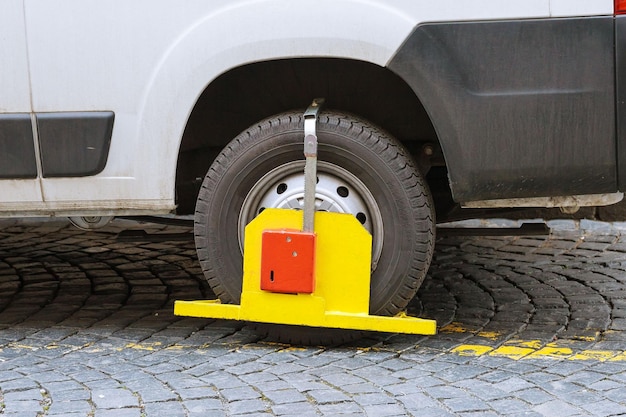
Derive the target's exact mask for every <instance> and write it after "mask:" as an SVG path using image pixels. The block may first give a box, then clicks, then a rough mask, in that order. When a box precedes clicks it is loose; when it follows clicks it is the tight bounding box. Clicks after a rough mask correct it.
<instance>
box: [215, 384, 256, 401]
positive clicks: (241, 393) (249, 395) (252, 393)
mask: <svg viewBox="0 0 626 417" xmlns="http://www.w3.org/2000/svg"><path fill="white" fill-rule="evenodd" d="M220 394H221V395H222V396H223V397H224V398H225V399H226V401H229V402H231V401H240V400H252V399H255V398H260V397H261V394H259V393H258V392H257V391H256V390H254V389H252V388H250V387H241V388H227V389H222V390H220Z"/></svg>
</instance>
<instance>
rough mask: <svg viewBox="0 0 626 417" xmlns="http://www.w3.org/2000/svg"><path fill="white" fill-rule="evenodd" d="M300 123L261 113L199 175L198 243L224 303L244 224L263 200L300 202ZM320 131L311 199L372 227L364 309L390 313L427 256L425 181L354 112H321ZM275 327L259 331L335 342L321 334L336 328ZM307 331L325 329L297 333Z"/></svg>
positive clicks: (422, 272)
mask: <svg viewBox="0 0 626 417" xmlns="http://www.w3.org/2000/svg"><path fill="white" fill-rule="evenodd" d="M303 132H304V120H303V116H302V113H301V112H289V113H283V114H279V115H277V116H274V117H271V118H269V119H266V120H263V121H261V122H259V123H258V124H255V125H254V126H252V127H250V128H249V129H247V130H246V131H244V132H243V133H241V134H240V135H238V136H237V137H236V138H235V139H233V140H232V141H231V142H230V143H229V144H228V145H227V146H226V148H224V150H223V151H222V152H221V154H220V155H219V156H218V157H217V158H216V159H215V161H214V162H213V164H212V165H211V167H210V169H209V171H208V173H207V175H206V177H205V179H204V182H203V184H202V188H201V190H200V193H199V196H198V201H197V204H196V213H195V228H194V233H195V240H196V248H197V251H198V257H199V260H200V264H201V266H202V270H203V271H204V274H205V277H206V279H207V280H208V282H209V285H210V286H211V287H212V288H213V290H214V292H215V293H216V295H217V296H218V297H219V298H220V300H222V302H225V303H238V302H239V300H240V295H241V281H242V278H241V277H242V248H243V228H244V227H245V225H246V224H247V223H249V222H250V221H251V220H252V219H253V218H254V217H255V216H256V215H258V213H260V212H261V211H262V210H263V209H265V208H268V207H278V208H301V207H302V200H303V196H304V192H303V184H304V176H303V167H304V156H303ZM317 136H318V142H319V148H318V160H319V162H318V187H317V189H316V207H317V209H318V210H326V211H331V212H343V213H351V214H353V215H354V216H355V217H356V218H357V219H358V220H359V221H360V222H361V224H363V226H364V227H365V228H366V229H367V230H368V231H369V232H370V233H371V234H372V242H373V244H372V246H373V248H372V277H371V282H370V313H371V314H379V315H394V314H396V313H398V312H399V311H401V310H403V309H404V308H405V307H406V306H407V304H408V303H409V301H410V300H411V299H412V298H413V297H414V296H415V293H416V292H417V290H418V288H419V286H420V285H421V283H422V281H423V280H424V277H425V276H426V272H427V270H428V267H429V265H430V260H431V257H432V253H433V246H434V233H435V221H434V210H433V204H432V199H431V197H430V193H429V190H428V187H427V186H426V184H425V181H424V179H423V178H422V175H421V174H420V173H419V171H418V170H417V168H416V167H415V164H414V163H413V161H412V160H411V158H410V156H409V154H408V152H407V151H406V150H405V149H404V147H403V146H402V145H401V144H400V143H399V142H398V141H397V140H396V139H394V138H393V137H391V136H390V135H389V134H387V133H386V132H384V131H382V130H380V129H378V128H376V127H374V126H372V125H371V124H369V123H367V122H366V121H364V120H362V119H360V118H358V117H356V116H353V115H348V114H344V113H340V112H330V111H329V112H322V113H321V114H320V116H319V118H318V124H317ZM346 296H347V297H349V296H350V295H349V294H346ZM265 327H266V326H263V329H265ZM272 327H274V326H272ZM290 329H292V330H290ZM274 330H275V331H265V330H264V332H265V333H268V334H269V335H270V336H271V337H272V338H273V339H278V340H282V341H287V342H290V343H299V342H301V343H306V344H310V343H313V344H317V343H321V342H325V343H333V341H334V340H335V339H338V337H336V336H335V337H326V336H324V335H326V334H327V333H330V334H335V335H338V334H339V333H341V331H328V329H320V330H317V329H311V330H310V331H309V330H307V329H306V328H304V329H297V330H296V329H294V328H293V327H292V326H275V327H274ZM311 332H313V333H316V334H320V332H321V336H322V337H304V336H303V335H306V334H308V333H311ZM344 333H345V332H344ZM348 333H349V332H348ZM305 339H308V340H305ZM339 339H341V338H339ZM325 343H323V344H325Z"/></svg>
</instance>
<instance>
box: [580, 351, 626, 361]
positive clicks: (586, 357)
mask: <svg viewBox="0 0 626 417" xmlns="http://www.w3.org/2000/svg"><path fill="white" fill-rule="evenodd" d="M620 355H621V356H624V355H623V354H619V353H618V352H614V351H611V350H585V351H582V352H580V353H576V354H574V355H573V356H572V357H571V358H569V359H571V360H578V361H590V360H594V361H600V362H605V361H608V360H613V359H614V358H618V357H619V356H620ZM622 360H623V361H626V357H624V359H622Z"/></svg>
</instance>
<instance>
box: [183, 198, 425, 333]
mask: <svg viewBox="0 0 626 417" xmlns="http://www.w3.org/2000/svg"><path fill="white" fill-rule="evenodd" d="M301 228H302V212H300V211H295V210H285V209H266V210H264V211H263V212H262V213H261V214H260V215H259V216H257V217H256V218H255V219H254V220H253V221H252V222H250V224H249V225H248V226H247V227H246V232H245V244H244V266H243V269H244V272H243V287H242V293H241V304H240V305H234V304H222V303H220V301H219V300H197V301H176V303H175V305H174V314H176V315H179V316H191V317H205V318H217V319H229V320H244V321H253V322H260V323H276V324H290V325H299V326H311V327H330V328H340V329H353V330H368V331H380V332H391V333H409V334H426V335H430V334H435V333H436V322H435V321H434V320H427V319H420V318H416V317H410V316H407V315H405V314H404V313H400V314H399V315H397V316H395V317H386V316H375V315H370V314H369V292H370V267H371V245H372V243H371V239H372V238H371V236H370V234H369V233H368V232H367V231H366V230H365V229H364V228H363V226H362V225H361V224H360V223H359V222H358V220H356V218H355V217H354V216H352V215H348V214H338V213H327V212H316V213H315V233H316V235H317V245H316V253H315V275H316V282H315V290H314V291H313V292H312V293H310V294H284V293H276V292H269V291H264V290H261V285H260V279H261V278H260V277H261V258H262V248H261V241H262V233H263V231H265V230H279V229H301Z"/></svg>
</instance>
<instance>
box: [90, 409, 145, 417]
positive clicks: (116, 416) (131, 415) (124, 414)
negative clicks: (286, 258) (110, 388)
mask: <svg viewBox="0 0 626 417" xmlns="http://www.w3.org/2000/svg"><path fill="white" fill-rule="evenodd" d="M94 417H141V410H140V409H139V408H123V409H120V410H96V412H95V414H94Z"/></svg>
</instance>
